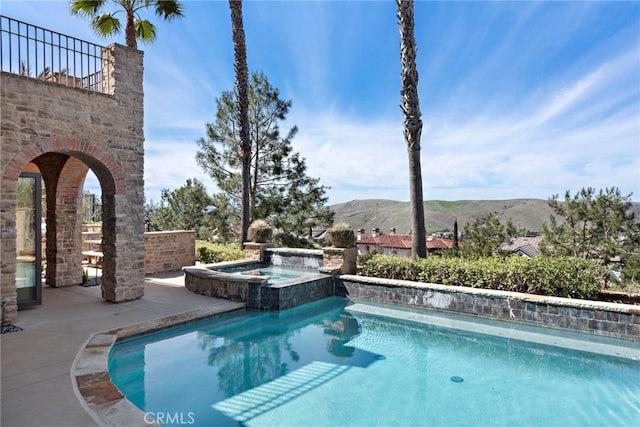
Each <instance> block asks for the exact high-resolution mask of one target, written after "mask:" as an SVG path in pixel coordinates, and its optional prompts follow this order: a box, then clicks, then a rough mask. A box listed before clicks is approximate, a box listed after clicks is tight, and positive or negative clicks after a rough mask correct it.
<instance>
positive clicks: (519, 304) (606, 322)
mask: <svg viewBox="0 0 640 427" xmlns="http://www.w3.org/2000/svg"><path fill="white" fill-rule="evenodd" d="M336 291H337V293H338V294H339V295H343V296H347V297H348V298H351V299H354V300H362V301H368V302H374V303H380V304H395V305H403V306H408V307H416V308H426V309H431V310H438V311H445V312H452V313H461V314H467V315H472V316H478V317H484V318H489V319H496V320H503V321H507V322H516V323H523V324H528V325H533V326H542V327H547V328H555V329H566V330H571V331H576V332H583V333H588V334H593V335H600V336H607V337H612V338H621V339H627V340H632V341H640V307H638V306H634V305H628V304H615V303H608V302H600V301H587V300H578V299H568V298H558V297H546V296H540V295H530V294H521V293H517V292H506V291H496V290H489V289H477V288H467V287H462V286H445V285H437V284H429V283H417V282H409V281H404V280H390V279H378V278H372V277H363V276H352V275H344V276H340V279H339V283H338V285H337V288H336Z"/></svg>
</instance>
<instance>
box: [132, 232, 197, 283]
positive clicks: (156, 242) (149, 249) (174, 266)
mask: <svg viewBox="0 0 640 427" xmlns="http://www.w3.org/2000/svg"><path fill="white" fill-rule="evenodd" d="M195 248H196V232H195V231H154V232H149V233H144V272H145V274H152V273H161V272H164V271H176V270H180V269H181V268H182V267H185V266H188V265H195V263H196V249H195Z"/></svg>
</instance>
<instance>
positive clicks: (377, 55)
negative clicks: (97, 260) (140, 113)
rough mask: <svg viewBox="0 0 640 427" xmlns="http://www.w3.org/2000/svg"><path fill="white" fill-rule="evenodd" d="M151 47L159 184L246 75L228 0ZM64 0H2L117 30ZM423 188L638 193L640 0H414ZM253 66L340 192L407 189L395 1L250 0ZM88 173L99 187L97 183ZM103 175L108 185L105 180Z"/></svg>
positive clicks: (431, 195) (43, 20) (154, 170)
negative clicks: (238, 59)
mask: <svg viewBox="0 0 640 427" xmlns="http://www.w3.org/2000/svg"><path fill="white" fill-rule="evenodd" d="M183 4H184V6H185V15H186V16H185V18H184V19H182V20H179V21H173V22H171V23H162V22H159V21H158V20H157V19H156V18H155V16H153V14H148V15H147V17H148V18H149V19H151V20H153V22H154V23H155V24H157V26H158V31H159V37H158V40H157V41H156V42H155V43H154V44H151V45H142V44H141V45H140V46H139V47H140V48H141V49H142V50H144V52H145V54H144V55H145V57H144V58H145V59H144V61H145V76H144V86H145V87H144V89H145V138H146V142H145V193H146V197H147V200H149V199H153V200H154V201H156V202H157V201H159V199H160V190H161V189H163V188H168V189H176V188H178V187H180V186H182V185H183V184H184V183H185V181H186V180H187V178H192V177H195V178H197V179H199V180H201V181H202V182H204V184H205V186H206V187H207V189H208V191H209V192H210V193H214V192H215V191H216V187H215V184H214V183H213V182H212V181H211V180H210V179H209V178H208V177H207V176H206V174H204V172H203V171H202V170H201V169H200V168H199V167H198V166H197V165H196V163H195V153H196V151H197V145H196V140H198V139H199V138H201V137H203V136H205V124H206V123H207V122H211V121H213V120H214V117H215V98H216V97H218V96H219V95H220V94H221V93H222V92H223V91H225V90H231V89H232V88H233V84H234V74H233V50H232V49H233V47H232V42H231V25H230V17H229V16H230V13H229V6H228V2H227V1H183ZM67 5H68V3H67V2H66V1H29V0H26V1H25V0H19V1H17V0H3V1H2V4H1V6H0V10H1V13H2V14H3V15H7V16H10V17H12V18H15V19H20V20H23V21H26V22H29V23H32V24H35V25H39V26H42V27H45V28H48V29H51V30H54V31H57V32H61V33H65V34H68V35H71V36H74V37H78V38H82V39H85V40H88V41H91V42H95V43H100V44H103V45H107V44H109V43H112V42H118V43H122V44H124V35H122V36H121V37H118V38H114V39H109V40H104V39H99V38H97V37H96V36H95V35H94V34H93V33H92V32H91V30H90V29H89V26H88V23H87V21H86V20H83V19H82V18H80V17H72V16H70V14H69V13H68V6H67ZM415 15H416V17H415V19H416V39H417V46H418V71H419V73H420V82H419V95H420V103H421V110H422V115H423V117H422V118H423V122H424V127H423V132H422V170H423V185H424V197H425V199H427V200H462V199H509V198H541V199H547V198H549V197H551V196H552V195H554V194H560V195H561V197H562V195H563V194H564V192H565V191H566V190H571V192H572V193H575V192H576V191H577V190H579V189H580V188H582V187H586V186H592V187H595V188H604V187H611V186H617V187H619V188H620V190H621V191H622V193H623V194H625V195H626V194H629V193H633V196H632V199H633V200H634V201H640V2H637V1H634V2H609V1H604V2H588V1H579V2H555V1H545V2H500V1H496V2H453V1H451V2H444V1H443V2H430V1H418V2H417V3H416V5H415ZM244 25H245V31H246V37H247V55H248V62H249V68H250V69H251V70H256V71H257V70H262V71H264V72H265V74H266V75H267V77H268V78H269V80H270V82H271V83H272V84H273V85H274V86H276V87H278V88H279V89H280V91H281V96H282V97H283V98H284V99H291V100H292V102H293V106H292V109H291V111H290V114H289V117H288V119H287V121H286V123H283V124H282V125H281V128H282V129H288V128H290V127H291V126H293V125H297V126H298V127H299V133H298V135H297V136H296V138H295V139H294V141H293V145H294V148H295V150H296V151H299V152H300V153H301V154H302V156H303V157H305V158H306V159H307V166H308V173H309V175H311V176H313V177H318V178H320V179H321V183H322V184H324V185H327V186H330V187H331V189H330V190H328V196H329V203H330V204H335V203H341V202H346V201H350V200H354V199H370V198H382V199H393V200H400V201H406V200H408V198H409V190H408V188H409V183H408V172H407V169H408V160H407V153H406V145H405V143H404V140H403V135H402V114H401V112H400V109H399V104H400V95H399V92H400V77H399V76H400V60H399V42H400V36H399V33H398V27H397V21H396V7H395V3H394V2H392V1H360V2H358V1H325V2H314V1H247V2H245V4H244ZM95 185H96V183H95V180H92V179H89V180H88V182H87V187H89V188H90V189H91V188H92V186H95ZM97 191H99V190H97Z"/></svg>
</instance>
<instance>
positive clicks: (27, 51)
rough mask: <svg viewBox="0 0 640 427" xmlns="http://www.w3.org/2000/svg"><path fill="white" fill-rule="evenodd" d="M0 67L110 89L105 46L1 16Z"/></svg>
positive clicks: (79, 85)
mask: <svg viewBox="0 0 640 427" xmlns="http://www.w3.org/2000/svg"><path fill="white" fill-rule="evenodd" d="M0 34H1V36H2V43H1V45H0V70H1V71H2V72H6V73H11V74H17V75H20V76H23V77H25V78H28V79H36V80H41V81H45V82H52V83H56V84H60V85H64V86H68V87H72V88H77V89H84V90H88V91H92V92H100V93H105V94H110V93H112V87H111V86H112V85H113V83H112V82H113V80H112V77H113V76H112V73H113V66H110V64H109V59H108V58H109V56H108V54H107V49H106V48H105V47H103V46H100V45H96V44H93V43H89V42H87V41H84V40H80V39H77V38H74V37H70V36H67V35H64V34H60V33H56V32H54V31H50V30H47V29H45V28H41V27H37V26H35V25H31V24H27V23H25V22H22V21H18V20H16V19H13V18H9V17H6V16H0Z"/></svg>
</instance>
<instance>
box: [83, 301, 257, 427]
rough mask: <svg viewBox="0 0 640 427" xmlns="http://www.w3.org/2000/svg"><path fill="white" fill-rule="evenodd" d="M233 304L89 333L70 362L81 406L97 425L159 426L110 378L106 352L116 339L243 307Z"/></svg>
mask: <svg viewBox="0 0 640 427" xmlns="http://www.w3.org/2000/svg"><path fill="white" fill-rule="evenodd" d="M244 308H245V304H244V303H236V305H235V306H234V307H231V308H229V307H225V308H219V307H203V308H199V309H195V310H190V311H186V312H182V313H178V314H174V315H171V316H165V317H159V318H156V319H151V320H147V321H144V322H139V323H134V324H131V325H126V326H123V327H120V328H115V329H111V330H107V331H102V332H96V333H94V334H92V335H91V336H90V337H89V338H88V339H87V341H86V342H85V344H84V345H83V346H82V347H81V348H80V351H79V352H78V353H77V354H76V357H75V359H74V360H73V363H72V365H71V371H70V375H71V383H72V385H73V390H74V392H75V394H76V396H77V397H78V400H79V401H80V404H81V405H82V407H83V408H84V409H85V410H86V411H87V413H88V414H89V415H90V416H91V417H92V418H93V419H94V421H96V423H98V425H100V426H123V425H126V426H135V425H140V426H160V425H161V424H158V423H157V422H156V421H155V419H154V418H153V417H152V416H151V415H150V414H149V413H146V412H144V411H143V410H141V409H139V408H138V407H136V406H135V405H134V404H133V403H131V402H130V401H129V400H128V399H127V398H126V397H125V396H124V395H123V394H122V393H121V392H120V390H119V389H118V387H116V385H115V384H113V382H112V381H111V377H110V376H109V353H110V352H111V348H112V347H113V345H114V344H115V343H116V342H117V341H118V340H122V339H125V338H133V337H136V336H141V335H145V334H150V333H154V332H157V331H159V330H162V329H166V328H169V327H175V326H179V325H182V324H185V323H188V322H192V321H195V320H204V319H208V318H213V317H217V316H221V315H224V314H228V313H232V312H235V311H239V310H243V309H244Z"/></svg>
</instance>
